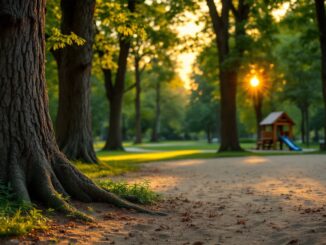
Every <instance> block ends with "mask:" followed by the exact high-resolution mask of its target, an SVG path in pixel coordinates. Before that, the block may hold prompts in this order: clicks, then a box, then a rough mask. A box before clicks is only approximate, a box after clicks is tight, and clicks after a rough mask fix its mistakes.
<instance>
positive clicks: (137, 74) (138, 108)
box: [135, 56, 142, 144]
mask: <svg viewBox="0 0 326 245" xmlns="http://www.w3.org/2000/svg"><path fill="white" fill-rule="evenodd" d="M139 61H140V59H139V58H138V57H137V56H136V57H135V80H136V97H135V114H136V115H135V144H141V143H142V128H141V101H140V99H141V97H140V95H141V74H140V73H141V72H140V69H139Z"/></svg>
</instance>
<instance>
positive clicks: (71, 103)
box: [55, 0, 97, 163]
mask: <svg viewBox="0 0 326 245" xmlns="http://www.w3.org/2000/svg"><path fill="white" fill-rule="evenodd" d="M94 8H95V0H87V1H82V0H62V1H61V10H62V21H61V31H62V33H63V34H70V33H71V32H74V33H75V34H77V35H78V36H80V37H82V38H84V39H85V40H86V44H85V45H83V46H76V45H74V46H67V47H65V48H63V49H61V50H58V51H55V52H56V60H57V64H58V72H59V108H58V115H57V120H56V138H57V142H58V145H59V148H60V149H61V150H62V151H63V152H64V153H65V155H66V156H67V157H68V158H69V159H71V160H80V161H82V162H86V163H96V162H97V158H96V154H95V150H94V147H93V136H92V125H91V109H90V76H91V67H92V56H93V51H92V50H93V49H92V45H93V39H94V20H93V16H94Z"/></svg>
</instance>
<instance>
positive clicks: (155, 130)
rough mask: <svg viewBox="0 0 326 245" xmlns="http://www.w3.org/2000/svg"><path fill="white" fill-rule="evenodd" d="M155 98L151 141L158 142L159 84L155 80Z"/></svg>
mask: <svg viewBox="0 0 326 245" xmlns="http://www.w3.org/2000/svg"><path fill="white" fill-rule="evenodd" d="M155 91H156V99H155V119H154V125H153V131H152V137H151V142H158V141H159V139H160V126H161V84H160V82H159V81H157V82H156V87H155Z"/></svg>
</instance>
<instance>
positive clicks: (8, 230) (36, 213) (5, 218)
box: [0, 186, 48, 237]
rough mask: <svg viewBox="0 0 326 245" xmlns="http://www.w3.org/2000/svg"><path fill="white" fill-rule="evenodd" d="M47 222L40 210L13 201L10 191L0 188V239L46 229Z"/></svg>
mask: <svg viewBox="0 0 326 245" xmlns="http://www.w3.org/2000/svg"><path fill="white" fill-rule="evenodd" d="M47 221H48V220H47V218H45V217H44V216H43V214H42V212H41V211H40V210H38V209H36V208H34V207H32V206H31V205H27V204H24V203H19V202H16V201H14V197H13V194H12V192H11V189H10V188H9V187H6V186H0V237H4V236H18V235H24V234H26V233H29V232H31V231H33V230H40V229H42V230H43V229H46V228H47V225H46V224H47Z"/></svg>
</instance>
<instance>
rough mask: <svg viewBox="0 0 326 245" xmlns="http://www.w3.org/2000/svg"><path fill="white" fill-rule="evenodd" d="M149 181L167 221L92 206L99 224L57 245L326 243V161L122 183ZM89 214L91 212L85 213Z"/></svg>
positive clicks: (149, 169)
mask: <svg viewBox="0 0 326 245" xmlns="http://www.w3.org/2000/svg"><path fill="white" fill-rule="evenodd" d="M120 179H124V180H127V181H131V182H134V181H141V180H144V179H146V180H149V181H150V183H151V186H152V188H153V189H155V190H157V191H159V192H161V193H163V194H164V196H165V198H166V200H165V201H164V202H163V203H161V204H160V205H159V207H155V208H160V209H164V210H166V211H167V212H168V213H169V215H168V216H167V217H152V216H148V215H141V214H135V213H130V212H127V211H123V210H116V209H109V210H108V208H107V206H106V205H102V204H98V205H92V209H91V210H89V211H90V212H91V213H92V214H93V215H95V216H96V217H97V219H98V223H97V224H96V225H94V224H93V225H81V224H75V223H71V222H70V223H65V222H64V225H62V226H59V227H58V228H55V229H53V230H51V231H49V234H43V235H42V236H41V237H40V238H35V241H42V242H45V243H47V242H49V241H53V242H57V243H59V244H69V243H77V244H197V245H199V244H307V245H308V244H309V245H310V244H326V156H323V155H302V156H300V155H296V156H275V157H244V158H221V159H214V160H186V161H174V162H161V163H152V164H146V165H144V168H143V171H141V172H138V173H132V174H129V175H127V176H125V177H120ZM81 207H82V208H84V209H85V208H86V207H85V206H81Z"/></svg>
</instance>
